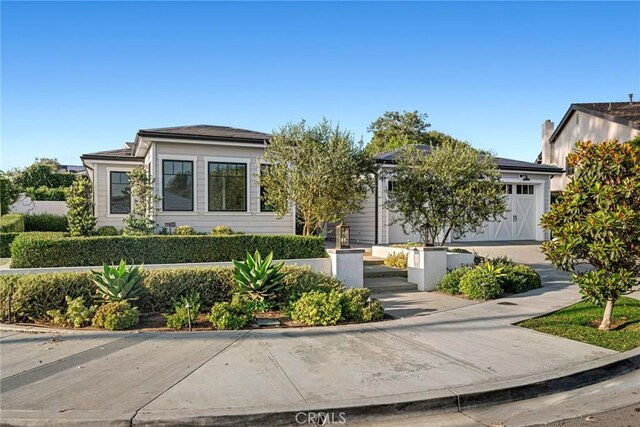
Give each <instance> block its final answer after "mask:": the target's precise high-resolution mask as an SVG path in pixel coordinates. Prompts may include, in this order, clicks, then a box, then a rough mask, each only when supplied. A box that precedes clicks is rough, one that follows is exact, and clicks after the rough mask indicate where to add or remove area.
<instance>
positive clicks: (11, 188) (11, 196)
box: [0, 171, 20, 231]
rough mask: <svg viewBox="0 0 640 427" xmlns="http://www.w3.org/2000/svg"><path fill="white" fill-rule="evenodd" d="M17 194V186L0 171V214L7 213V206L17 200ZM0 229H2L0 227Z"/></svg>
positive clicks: (18, 191) (18, 192) (18, 190)
mask: <svg viewBox="0 0 640 427" xmlns="http://www.w3.org/2000/svg"><path fill="white" fill-rule="evenodd" d="M19 195H20V189H19V186H18V185H16V184H15V183H14V182H13V180H12V179H11V178H9V177H8V176H7V175H6V174H5V173H4V172H2V171H0V216H1V215H5V214H8V213H9V207H10V206H11V205H12V204H13V203H14V202H15V201H16V200H18V197H19ZM0 224H1V221H0ZM0 231H4V230H1V229H0Z"/></svg>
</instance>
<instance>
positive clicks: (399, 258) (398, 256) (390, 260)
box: [384, 252, 409, 270]
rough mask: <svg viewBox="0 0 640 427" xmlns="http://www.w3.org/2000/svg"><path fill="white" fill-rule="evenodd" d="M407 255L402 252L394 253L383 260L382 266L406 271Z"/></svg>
mask: <svg viewBox="0 0 640 427" xmlns="http://www.w3.org/2000/svg"><path fill="white" fill-rule="evenodd" d="M408 257H409V256H408V255H407V254H405V253H404V252H394V253H392V254H390V255H387V257H386V258H385V259H384V265H386V266H387V267H393V268H400V269H402V270H406V269H407V259H408Z"/></svg>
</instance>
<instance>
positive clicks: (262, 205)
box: [258, 163, 276, 214]
mask: <svg viewBox="0 0 640 427" xmlns="http://www.w3.org/2000/svg"><path fill="white" fill-rule="evenodd" d="M269 166H271V163H259V164H258V174H259V175H260V176H262V168H263V167H269ZM262 188H263V186H262V185H258V212H260V213H264V214H275V212H276V211H275V209H273V207H271V209H270V210H265V209H263V207H265V206H267V205H266V203H265V202H263V201H262Z"/></svg>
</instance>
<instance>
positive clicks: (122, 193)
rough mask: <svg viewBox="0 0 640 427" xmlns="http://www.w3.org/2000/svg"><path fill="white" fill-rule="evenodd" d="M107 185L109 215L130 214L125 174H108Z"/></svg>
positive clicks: (127, 184) (129, 197)
mask: <svg viewBox="0 0 640 427" xmlns="http://www.w3.org/2000/svg"><path fill="white" fill-rule="evenodd" d="M109 185H110V189H109V213H110V214H128V213H129V212H131V192H130V191H129V175H128V174H127V173H126V172H110V173H109Z"/></svg>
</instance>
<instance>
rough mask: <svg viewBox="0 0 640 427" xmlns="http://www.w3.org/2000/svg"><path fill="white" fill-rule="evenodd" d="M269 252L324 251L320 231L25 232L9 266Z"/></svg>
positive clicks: (216, 258) (217, 258) (285, 255)
mask: <svg viewBox="0 0 640 427" xmlns="http://www.w3.org/2000/svg"><path fill="white" fill-rule="evenodd" d="M255 251H259V252H260V253H261V254H263V255H266V254H268V253H270V252H273V257H274V259H295V258H322V257H325V256H326V252H325V249H324V242H323V239H322V237H320V236H289V235H260V234H253V235H251V234H240V235H233V236H211V235H198V236H160V235H154V236H105V237H98V236H96V237H62V236H61V235H54V234H52V233H49V234H42V233H29V234H27V235H20V236H18V237H16V238H15V240H14V241H13V244H12V245H11V258H12V262H11V267H12V268H40V267H75V266H97V265H102V263H103V262H106V263H110V264H117V263H118V262H119V261H120V260H121V259H124V260H126V261H127V263H130V264H177V263H190V262H221V261H231V260H234V259H236V260H239V259H244V258H245V255H246V253H247V252H250V253H253V252H255Z"/></svg>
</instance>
